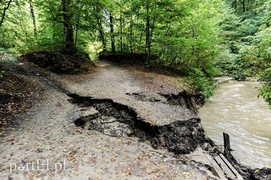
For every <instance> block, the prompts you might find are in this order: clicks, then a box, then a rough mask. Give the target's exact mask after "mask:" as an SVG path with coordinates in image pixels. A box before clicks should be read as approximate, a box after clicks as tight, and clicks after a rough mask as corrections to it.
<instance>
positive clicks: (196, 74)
mask: <svg viewBox="0 0 271 180" xmlns="http://www.w3.org/2000/svg"><path fill="white" fill-rule="evenodd" d="M187 80H188V81H189V83H190V85H191V87H190V88H192V89H194V90H195V93H199V95H200V98H201V99H203V100H204V101H206V100H208V99H209V98H210V97H211V96H213V95H214V93H215V87H216V83H215V82H214V81H213V78H212V77H207V76H206V74H204V72H202V71H201V70H200V69H198V68H191V69H190V70H189V72H188V77H187Z"/></svg>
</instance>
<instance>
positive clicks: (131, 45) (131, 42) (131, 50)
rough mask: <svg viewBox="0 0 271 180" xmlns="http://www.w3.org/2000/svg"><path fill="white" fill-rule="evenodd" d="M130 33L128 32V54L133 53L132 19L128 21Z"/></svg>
mask: <svg viewBox="0 0 271 180" xmlns="http://www.w3.org/2000/svg"><path fill="white" fill-rule="evenodd" d="M129 29H130V32H129V41H130V52H131V53H133V52H134V47H133V46H134V45H133V19H132V17H131V19H130V28H129Z"/></svg>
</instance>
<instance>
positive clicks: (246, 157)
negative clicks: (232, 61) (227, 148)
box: [199, 81, 271, 168]
mask: <svg viewBox="0 0 271 180" xmlns="http://www.w3.org/2000/svg"><path fill="white" fill-rule="evenodd" d="M260 88H261V84H260V83H259V82H249V81H245V82H236V81H229V82H227V83H223V84H220V85H218V87H217V89H216V94H215V95H214V96H213V97H212V98H210V100H209V101H208V102H207V103H206V104H205V105H204V106H203V107H202V108H201V109H200V111H199V117H200V118H201V119H202V125H203V127H204V129H205V131H206V132H207V134H208V136H209V137H210V138H211V139H213V140H214V141H215V143H216V144H217V145H221V146H222V145H223V135H222V133H223V132H225V133H228V134H229V135H230V138H231V148H232V149H233V150H234V151H233V152H232V154H233V155H234V157H235V158H236V159H237V160H238V161H239V162H240V163H241V164H243V165H247V166H250V167H253V168H259V167H271V132H270V130H271V110H270V108H269V106H268V104H267V103H266V102H264V100H263V98H262V97H257V96H258V94H259V92H260Z"/></svg>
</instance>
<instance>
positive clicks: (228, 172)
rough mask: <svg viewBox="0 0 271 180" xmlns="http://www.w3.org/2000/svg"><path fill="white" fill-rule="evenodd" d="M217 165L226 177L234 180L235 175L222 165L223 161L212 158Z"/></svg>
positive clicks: (218, 158)
mask: <svg viewBox="0 0 271 180" xmlns="http://www.w3.org/2000/svg"><path fill="white" fill-rule="evenodd" d="M214 159H215V161H216V162H217V164H218V165H219V166H220V167H221V169H222V170H223V171H224V173H225V174H226V176H227V177H228V178H231V179H236V176H235V174H233V172H232V171H231V169H230V168H229V167H228V166H227V164H225V163H224V161H223V160H222V159H221V158H220V156H215V157H214Z"/></svg>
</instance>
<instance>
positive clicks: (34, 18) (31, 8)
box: [29, 0, 38, 38]
mask: <svg viewBox="0 0 271 180" xmlns="http://www.w3.org/2000/svg"><path fill="white" fill-rule="evenodd" d="M29 5H30V11H31V16H32V21H33V26H34V36H35V38H37V37H38V30H37V23H36V16H35V11H34V6H33V1H32V0H29Z"/></svg>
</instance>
